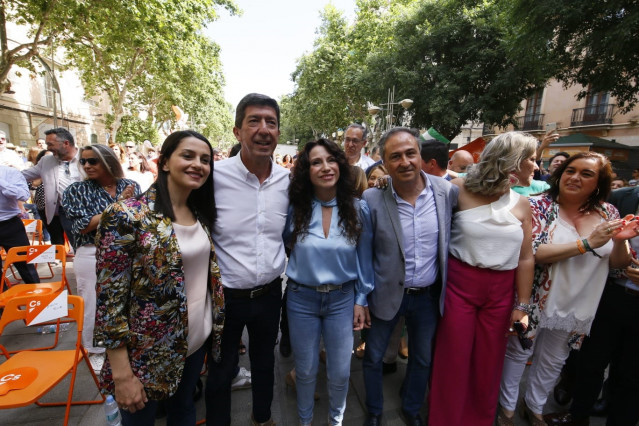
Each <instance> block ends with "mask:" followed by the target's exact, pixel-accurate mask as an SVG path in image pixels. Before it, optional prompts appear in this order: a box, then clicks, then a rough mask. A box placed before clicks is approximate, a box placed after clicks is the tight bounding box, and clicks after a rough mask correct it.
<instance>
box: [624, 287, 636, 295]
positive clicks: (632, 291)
mask: <svg viewBox="0 0 639 426" xmlns="http://www.w3.org/2000/svg"><path fill="white" fill-rule="evenodd" d="M624 289H625V290H626V294H630V295H632V296H639V290H635V289H634V288H630V287H624Z"/></svg>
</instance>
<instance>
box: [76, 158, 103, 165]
mask: <svg viewBox="0 0 639 426" xmlns="http://www.w3.org/2000/svg"><path fill="white" fill-rule="evenodd" d="M99 162H100V160H98V159H97V158H80V164H81V165H83V166H84V165H85V164H86V163H89V165H91V166H95V165H96V164H98V163H99Z"/></svg>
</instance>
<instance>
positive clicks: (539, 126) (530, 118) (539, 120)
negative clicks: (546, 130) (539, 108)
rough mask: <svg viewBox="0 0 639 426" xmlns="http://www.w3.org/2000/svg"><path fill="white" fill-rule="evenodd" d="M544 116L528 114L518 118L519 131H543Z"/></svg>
mask: <svg viewBox="0 0 639 426" xmlns="http://www.w3.org/2000/svg"><path fill="white" fill-rule="evenodd" d="M543 125H544V114H528V115H524V116H521V117H517V129H519V130H524V131H526V130H543Z"/></svg>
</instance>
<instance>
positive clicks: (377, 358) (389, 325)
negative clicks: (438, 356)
mask: <svg viewBox="0 0 639 426" xmlns="http://www.w3.org/2000/svg"><path fill="white" fill-rule="evenodd" d="M431 287H432V288H429V289H428V291H426V292H424V293H420V294H410V295H409V294H404V298H403V299H402V304H401V305H400V307H399V311H397V314H395V317H394V318H393V319H392V320H390V321H384V320H381V319H379V318H377V317H375V315H373V314H372V313H371V321H372V325H371V329H370V330H369V331H368V336H367V337H366V352H365V355H364V362H363V372H364V385H365V387H366V408H367V409H368V412H369V413H370V414H372V415H376V416H378V415H381V414H382V412H383V411H384V394H383V386H382V359H383V357H384V352H385V351H386V347H387V346H388V340H389V338H390V335H391V333H392V332H393V329H394V328H395V324H397V321H398V320H399V317H401V316H402V315H403V316H404V317H405V319H406V329H407V331H408V353H409V354H410V355H409V357H408V366H407V367H406V376H405V377H404V382H403V384H402V387H401V392H400V393H401V397H402V409H403V410H404V411H405V412H406V413H407V414H409V415H410V416H416V415H418V414H419V410H420V408H421V406H422V404H423V402H424V397H425V396H426V386H427V384H428V380H429V379H430V368H431V362H432V359H433V337H434V336H435V329H436V328H437V321H438V319H439V286H436V287H435V286H431Z"/></svg>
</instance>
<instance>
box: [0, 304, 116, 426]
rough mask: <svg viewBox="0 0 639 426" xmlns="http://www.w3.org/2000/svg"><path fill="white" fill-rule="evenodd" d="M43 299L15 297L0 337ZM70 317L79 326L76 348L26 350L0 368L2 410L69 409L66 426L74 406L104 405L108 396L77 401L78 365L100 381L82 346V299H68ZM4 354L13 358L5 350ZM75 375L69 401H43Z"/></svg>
mask: <svg viewBox="0 0 639 426" xmlns="http://www.w3.org/2000/svg"><path fill="white" fill-rule="evenodd" d="M42 297H43V296H27V297H15V298H13V299H11V300H10V301H9V302H8V303H7V305H6V307H5V309H4V312H3V314H2V318H0V335H1V334H2V332H3V331H4V329H5V326H6V325H7V324H9V323H11V322H14V321H19V320H22V321H26V319H27V309H28V307H29V303H30V302H33V301H38V299H39V298H42ZM67 301H68V304H69V305H70V306H69V313H68V315H67V316H68V317H69V318H70V319H72V320H73V321H75V322H76V323H77V325H78V331H77V336H76V341H75V349H72V350H55V351H38V352H36V351H22V352H19V353H17V354H15V355H13V356H12V357H10V358H9V359H8V360H7V361H5V362H4V363H3V364H1V365H0V377H2V378H3V381H2V382H0V409H10V408H17V407H24V406H27V405H30V404H33V403H35V404H36V405H39V406H43V407H51V406H66V410H65V414H64V423H63V424H64V425H65V426H66V425H68V423H69V414H70V411H71V406H72V405H86V404H102V403H104V400H105V397H104V395H100V399H96V400H83V401H74V400H73V390H74V386H75V382H76V378H77V373H78V365H80V363H82V361H84V364H85V365H86V366H87V368H88V370H89V373H90V374H91V378H92V379H93V381H94V382H95V385H96V390H98V388H99V384H98V379H97V377H96V376H95V373H94V372H93V368H91V363H90V362H89V357H88V355H87V352H86V350H85V349H84V347H83V346H82V326H83V318H84V302H83V300H82V298H81V297H80V296H68V299H67ZM0 351H2V352H3V353H4V354H5V356H7V357H8V356H9V354H8V351H6V349H5V347H4V346H2V345H0ZM69 375H70V376H71V380H70V383H69V392H68V394H67V399H66V401H60V402H41V399H42V397H43V396H45V395H46V394H47V393H48V392H49V391H51V390H52V389H53V388H54V387H55V386H56V385H58V384H59V383H60V382H61V381H62V380H63V379H64V378H65V377H67V376H69Z"/></svg>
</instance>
